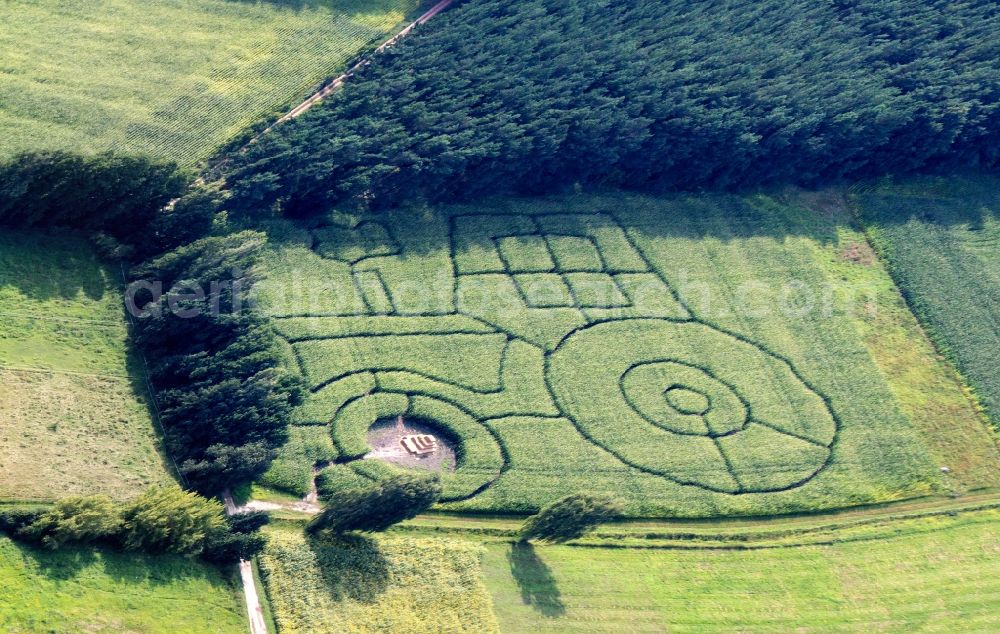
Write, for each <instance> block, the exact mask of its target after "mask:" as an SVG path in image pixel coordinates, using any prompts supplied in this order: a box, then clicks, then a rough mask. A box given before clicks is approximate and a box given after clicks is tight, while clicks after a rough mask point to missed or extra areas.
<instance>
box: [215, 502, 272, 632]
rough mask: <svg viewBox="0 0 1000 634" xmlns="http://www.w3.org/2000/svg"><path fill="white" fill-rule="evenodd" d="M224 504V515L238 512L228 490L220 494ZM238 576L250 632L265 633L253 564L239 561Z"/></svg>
mask: <svg viewBox="0 0 1000 634" xmlns="http://www.w3.org/2000/svg"><path fill="white" fill-rule="evenodd" d="M222 499H223V501H224V502H225V505H226V515H235V514H236V513H239V510H238V509H237V508H236V503H235V502H233V496H232V494H231V493H230V492H229V491H226V492H225V493H223V494H222ZM240 578H241V579H242V580H243V598H244V600H245V601H246V605H247V617H248V618H249V619H250V634H267V624H266V623H265V622H264V609H263V608H262V607H261V605H260V595H258V594H257V584H256V583H254V580H253V564H252V563H250V562H249V561H246V560H243V561H241V562H240Z"/></svg>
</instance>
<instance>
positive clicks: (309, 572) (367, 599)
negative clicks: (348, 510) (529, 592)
mask: <svg viewBox="0 0 1000 634" xmlns="http://www.w3.org/2000/svg"><path fill="white" fill-rule="evenodd" d="M265 531H266V534H267V536H268V538H269V543H268V546H267V549H266V550H265V551H264V553H263V554H262V555H261V556H260V559H259V563H260V569H261V576H262V577H263V579H264V580H265V583H266V586H267V593H268V598H269V600H270V603H271V610H272V612H273V614H274V619H275V621H276V623H277V626H278V629H279V631H280V632H282V633H284V634H293V633H295V632H303V633H304V632H345V633H347V632H376V631H377V632H465V631H467V632H496V631H498V630H497V624H496V620H495V618H494V616H493V612H492V610H491V609H490V597H489V594H488V593H487V592H486V588H485V586H484V585H483V582H482V579H481V578H480V574H479V559H480V557H481V556H482V554H483V549H482V547H481V546H479V545H477V544H472V543H468V542H461V541H451V540H444V539H423V538H410V537H401V536H378V537H364V536H359V535H349V536H346V537H343V538H340V539H335V538H307V537H306V536H305V535H303V532H302V524H300V523H284V522H278V523H275V524H273V525H271V526H269V527H268V528H267V529H265Z"/></svg>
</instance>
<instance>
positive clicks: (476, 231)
mask: <svg viewBox="0 0 1000 634" xmlns="http://www.w3.org/2000/svg"><path fill="white" fill-rule="evenodd" d="M822 203H823V201H822V200H819V199H804V198H802V195H800V194H797V193H795V192H790V193H788V194H784V195H780V196H772V197H768V196H756V197H751V198H745V199H744V198H738V197H732V196H700V197H695V196H688V197H675V198H666V199H655V198H643V197H630V196H624V195H608V196H586V197H584V196H578V197H568V198H554V199H549V200H541V201H539V200H535V201H502V202H497V203H492V204H482V205H478V206H475V207H450V208H445V209H437V210H414V209H405V210H400V211H396V212H390V213H387V214H385V215H383V216H378V217H364V216H351V215H347V214H342V213H333V214H331V216H330V217H329V218H327V219H326V220H325V221H323V222H320V223H317V224H315V225H313V226H310V227H302V226H296V225H292V224H290V223H287V224H276V225H274V226H272V227H270V233H271V237H272V242H273V243H274V245H275V248H274V250H273V252H272V253H271V254H270V256H269V261H268V268H269V272H270V275H271V279H270V281H269V282H267V283H266V284H265V285H264V286H263V287H262V291H261V297H260V299H261V301H262V305H263V306H264V307H265V309H266V310H268V311H269V312H270V313H271V314H272V316H273V317H274V321H275V324H276V326H277V328H278V330H279V332H280V333H281V334H282V335H283V337H284V338H285V340H286V341H287V344H288V345H287V351H288V359H289V363H290V364H293V365H295V366H297V367H298V368H299V369H300V371H301V372H302V373H303V375H304V376H305V378H306V380H307V382H308V383H309V384H310V385H311V387H312V389H311V394H310V397H309V398H308V399H307V401H306V403H305V404H304V405H303V406H302V407H301V408H300V409H299V410H298V412H297V419H298V424H299V425H301V426H302V427H303V428H311V429H323V428H328V429H329V430H330V434H331V436H332V439H333V444H334V447H333V449H334V451H335V453H336V455H337V456H338V457H339V459H340V460H342V461H351V460H355V459H359V458H362V457H363V456H364V455H365V454H366V453H367V452H368V445H367V439H366V432H367V430H368V428H369V427H370V426H371V424H372V423H374V422H375V421H377V420H379V419H383V418H394V417H395V416H397V415H404V416H406V417H410V418H415V419H422V420H425V421H433V422H434V423H436V425H437V426H438V428H439V430H440V433H441V434H442V435H443V436H445V437H448V438H450V439H451V440H452V441H453V442H455V443H456V444H457V445H458V453H459V459H458V462H459V465H458V468H457V469H456V470H455V471H454V472H453V473H445V474H444V475H443V479H444V482H445V498H444V499H445V505H444V506H445V508H448V509H451V510H474V511H500V512H527V511H531V510H533V509H536V508H538V507H539V506H540V505H542V504H544V503H546V502H548V501H550V500H552V499H554V498H556V497H559V496H561V495H565V494H567V493H570V492H573V491H578V490H587V491H592V492H608V493H613V494H615V495H618V496H621V497H623V498H624V499H625V501H626V503H627V505H628V512H629V513H630V514H633V515H639V516H663V515H676V516H702V517H711V516H722V515H730V514H770V513H781V512H792V511H800V510H817V509H823V508H834V507H841V506H850V505H854V504H862V503H875V502H884V501H889V500H894V499H900V498H906V497H915V496H921V495H928V494H935V493H944V492H946V491H949V490H950V491H959V492H960V491H964V490H969V489H976V488H981V487H990V486H996V485H997V484H998V476H997V467H998V465H1000V459H998V455H997V448H996V444H995V443H994V442H992V439H991V437H990V436H989V434H988V433H987V431H986V429H985V427H984V424H983V420H982V418H981V417H980V416H979V415H978V414H977V412H976V410H975V408H974V406H973V404H972V403H971V402H970V401H969V399H968V398H967V396H966V395H965V394H964V393H963V391H962V386H961V383H960V381H959V380H958V378H957V376H956V375H955V373H954V371H953V370H951V369H950V368H949V367H948V365H947V364H945V363H942V362H941V360H940V359H937V358H935V355H934V352H933V349H932V348H931V346H930V345H929V344H928V342H927V341H926V339H925V338H924V337H923V335H922V333H921V332H920V329H919V327H918V326H917V325H916V322H915V321H914V320H913V318H912V315H909V314H908V312H907V311H906V307H905V305H904V304H903V302H902V299H901V297H900V296H899V293H898V291H896V289H895V287H894V286H893V285H892V281H891V279H890V278H889V276H888V275H887V273H886V271H885V269H884V268H882V267H881V266H880V265H879V263H878V262H877V260H875V259H874V257H872V258H866V257H860V258H859V257H858V256H857V255H856V251H857V250H858V249H861V248H866V247H865V243H864V239H863V236H862V235H861V234H860V233H858V232H857V231H855V230H854V229H853V228H852V227H851V225H850V217H849V213H847V211H846V208H845V207H844V206H843V205H840V206H838V207H837V208H836V209H832V210H830V209H826V207H825V206H824V205H823V204H822ZM890 340H891V342H892V343H891V345H888V344H887V343H886V342H887V341H890ZM911 365H914V366H915V367H917V368H919V369H917V370H914V369H908V368H909V367H910V366H911ZM310 433H311V434H313V435H312V436H311V437H313V438H319V437H318V436H315V432H310ZM304 447H305V445H304V444H303V443H302V442H301V440H300V441H297V442H296V443H294V444H292V445H290V446H289V450H288V451H287V452H286V454H285V456H283V459H282V461H281V463H280V464H282V465H283V467H284V470H283V472H282V473H281V474H272V475H274V476H275V477H271V478H267V479H266V480H267V481H268V484H270V485H271V486H275V485H280V486H282V487H284V488H286V489H288V490H293V491H295V492H296V493H299V492H301V491H303V490H306V489H307V488H308V481H309V477H310V476H311V471H310V468H311V467H312V465H313V463H314V462H315V461H317V460H322V459H319V458H316V456H318V455H319V453H326V452H328V451H329V447H319V446H316V450H315V451H312V452H310V451H305V450H304ZM317 452H318V453H317ZM296 464H297V465H298V466H297V467H295V469H294V471H295V472H296V473H298V474H299V475H296V476H291V477H289V474H291V473H292V469H290V468H289V467H290V466H291V465H296ZM941 466H948V467H949V469H950V470H951V472H950V473H949V474H947V475H945V474H943V473H942V472H941V470H940V467H941ZM338 468H339V469H348V468H350V469H353V470H355V471H358V472H360V473H361V474H362V475H363V476H367V477H380V475H381V473H382V472H384V469H382V468H376V467H375V465H373V464H372V463H371V461H369V460H355V461H354V462H351V464H350V467H338ZM279 476H280V477H279ZM289 479H293V480H296V481H300V482H299V483H298V484H297V485H295V486H291V487H290V486H288V485H287V484H282V483H281V482H282V481H284V482H287V481H289Z"/></svg>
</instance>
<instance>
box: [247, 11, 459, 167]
mask: <svg viewBox="0 0 1000 634" xmlns="http://www.w3.org/2000/svg"><path fill="white" fill-rule="evenodd" d="M453 3H454V0H441V1H440V2H438V3H437V4H435V5H434V6H433V7H431V8H430V9H428V10H427V11H426V12H425V13H424V14H423V15H421V16H420V17H419V18H417V19H416V20H414V21H413V22H412V23H410V24H409V26H407V27H406V28H404V29H403V30H402V31H400V32H399V33H397V34H396V35H394V36H392V37H391V38H389V39H388V40H386V41H385V42H383V43H382V44H381V45H380V46H379V47H378V48H376V49H375V50H374V51H373V52H372V53H370V54H368V55H364V56H362V58H361V60H360V61H358V62H357V63H356V64H354V65H353V66H351V67H350V68H349V69H348V70H346V71H345V72H344V73H342V74H340V75H339V76H337V77H335V78H334V79H333V80H331V81H330V82H329V83H327V84H326V85H325V86H323V87H322V88H320V89H319V90H318V91H317V92H315V93H313V94H312V95H310V96H309V97H307V98H306V99H305V100H303V101H302V103H300V104H299V105H297V106H295V107H294V108H292V109H291V110H289V111H288V113H287V114H285V115H284V116H282V117H281V118H280V119H278V120H277V121H275V122H274V123H272V124H271V125H269V126H268V127H266V128H264V130H263V131H262V132H261V133H260V134H258V135H257V136H255V137H253V138H252V139H251V140H250V141H249V142H248V143H247V144H246V145H245V146H243V147H242V148H241V149H240V150H239V151H240V152H242V151H244V150H246V148H247V147H249V146H251V145H253V144H255V143H257V141H259V140H260V138H261V137H263V136H264V135H265V134H267V133H269V132H270V131H271V130H273V129H274V128H276V127H278V126H279V125H281V124H282V123H285V122H286V121H290V120H292V119H294V118H296V117H298V116H299V115H301V114H303V113H305V112H306V111H308V110H309V109H310V108H312V107H313V106H315V105H316V104H317V103H319V102H321V101H323V99H325V98H326V97H329V96H330V95H331V94H333V93H335V92H336V91H338V90H340V89H341V88H343V87H344V84H345V83H346V82H347V80H348V79H350V78H351V76H352V75H354V73H356V72H358V71H359V70H361V69H362V68H364V67H365V66H367V65H368V63H369V62H370V61H371V58H372V57H373V56H375V55H378V54H379V53H382V52H384V51H385V50H386V49H388V48H390V47H392V46H393V45H395V44H397V43H399V41H400V40H402V39H404V38H405V37H407V36H408V35H410V34H411V33H412V32H413V30H414V29H416V28H417V27H418V26H421V25H423V24H425V23H427V22H428V21H429V20H431V19H432V18H433V17H435V16H436V15H438V14H439V13H441V12H442V11H444V10H445V9H447V8H448V7H450V6H451V5H452V4H453Z"/></svg>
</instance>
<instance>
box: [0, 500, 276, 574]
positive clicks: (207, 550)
mask: <svg viewBox="0 0 1000 634" xmlns="http://www.w3.org/2000/svg"><path fill="white" fill-rule="evenodd" d="M267 521H268V518H267V516H266V514H264V513H247V514H242V515H233V516H230V517H226V516H225V515H224V514H223V508H222V504H220V503H219V502H217V501H215V500H209V499H206V498H203V497H201V496H199V495H197V494H194V493H189V492H186V491H183V490H181V489H180V488H178V487H164V488H156V487H153V488H150V489H148V490H146V491H145V492H144V493H143V494H142V495H140V496H139V497H138V498H136V499H135V500H133V501H131V502H125V503H119V502H115V501H113V500H112V499H111V498H109V497H107V496H105V495H91V496H85V497H71V498H65V499H62V500H59V501H58V502H56V503H55V504H54V505H53V506H52V508H50V509H47V510H44V509H30V508H28V509H19V508H17V507H14V508H7V509H0V531H3V532H6V533H8V534H9V535H11V536H12V537H16V538H18V539H21V540H24V541H28V542H31V543H34V544H37V545H39V546H41V547H43V548H47V549H50V550H56V549H59V548H62V547H64V546H67V545H100V546H105V547H112V548H117V549H121V550H125V551H132V552H142V553H147V554H177V555H185V556H190V557H195V556H198V557H201V558H203V559H205V560H208V561H213V562H219V563H232V562H236V561H239V560H240V559H249V558H250V557H252V556H253V555H255V554H257V553H258V552H260V550H261V549H263V547H264V544H265V539H264V536H263V535H261V534H260V533H259V532H258V531H259V529H260V528H261V527H262V526H263V525H264V524H266V523H267Z"/></svg>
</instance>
